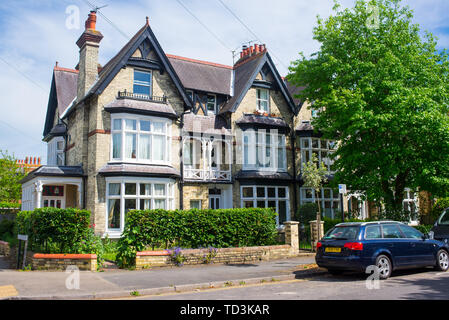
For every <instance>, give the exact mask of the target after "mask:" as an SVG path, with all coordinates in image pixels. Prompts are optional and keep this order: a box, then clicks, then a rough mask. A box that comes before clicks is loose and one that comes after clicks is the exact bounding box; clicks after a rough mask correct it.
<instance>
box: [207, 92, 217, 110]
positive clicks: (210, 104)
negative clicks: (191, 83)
mask: <svg viewBox="0 0 449 320" xmlns="http://www.w3.org/2000/svg"><path fill="white" fill-rule="evenodd" d="M216 108H217V97H216V96H215V95H213V94H208V95H207V113H212V114H215V113H216Z"/></svg>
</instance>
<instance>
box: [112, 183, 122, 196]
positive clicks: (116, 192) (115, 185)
mask: <svg viewBox="0 0 449 320" xmlns="http://www.w3.org/2000/svg"><path fill="white" fill-rule="evenodd" d="M120 186H121V183H110V184H109V195H110V196H119V195H120Z"/></svg>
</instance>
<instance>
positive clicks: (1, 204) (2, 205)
mask: <svg viewBox="0 0 449 320" xmlns="http://www.w3.org/2000/svg"><path fill="white" fill-rule="evenodd" d="M0 209H20V204H19V203H17V202H10V201H0ZM0 213H2V211H1V210H0Z"/></svg>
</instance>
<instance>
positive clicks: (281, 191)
mask: <svg viewBox="0 0 449 320" xmlns="http://www.w3.org/2000/svg"><path fill="white" fill-rule="evenodd" d="M286 196H287V193H286V192H285V188H278V197H279V198H285V197H286Z"/></svg>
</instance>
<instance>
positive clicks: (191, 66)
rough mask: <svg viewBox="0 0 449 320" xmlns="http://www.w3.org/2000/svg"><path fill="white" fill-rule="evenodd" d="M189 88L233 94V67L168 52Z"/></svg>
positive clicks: (184, 83) (177, 71) (174, 66)
mask: <svg viewBox="0 0 449 320" xmlns="http://www.w3.org/2000/svg"><path fill="white" fill-rule="evenodd" d="M167 57H168V59H169V60H170V62H171V64H172V66H173V68H174V69H175V71H176V73H177V74H178V76H179V78H180V79H181V82H182V84H183V85H184V87H185V88H187V89H194V90H198V91H205V92H212V93H219V94H225V95H231V81H232V69H233V68H232V67H231V66H226V65H223V64H217V63H213V62H207V61H201V60H195V59H190V58H184V57H179V56H174V55H170V54H167Z"/></svg>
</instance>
